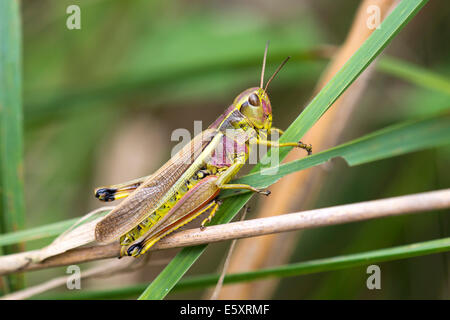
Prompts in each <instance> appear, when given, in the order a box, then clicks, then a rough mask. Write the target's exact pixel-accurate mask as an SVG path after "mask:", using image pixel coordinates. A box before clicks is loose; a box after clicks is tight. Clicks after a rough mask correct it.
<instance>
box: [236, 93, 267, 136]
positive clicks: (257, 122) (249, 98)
mask: <svg viewBox="0 0 450 320" xmlns="http://www.w3.org/2000/svg"><path fill="white" fill-rule="evenodd" d="M233 104H234V105H235V106H237V107H238V108H239V111H240V112H241V113H242V114H243V115H244V116H245V117H246V118H247V120H248V121H249V123H251V124H252V125H253V127H254V128H255V129H256V130H261V129H264V130H269V129H270V127H271V126H272V107H271V105H270V100H269V97H268V96H267V93H266V91H265V90H264V89H263V88H258V87H255V88H250V89H247V90H245V91H244V92H242V93H241V94H239V95H238V96H237V97H236V99H234V103H233Z"/></svg>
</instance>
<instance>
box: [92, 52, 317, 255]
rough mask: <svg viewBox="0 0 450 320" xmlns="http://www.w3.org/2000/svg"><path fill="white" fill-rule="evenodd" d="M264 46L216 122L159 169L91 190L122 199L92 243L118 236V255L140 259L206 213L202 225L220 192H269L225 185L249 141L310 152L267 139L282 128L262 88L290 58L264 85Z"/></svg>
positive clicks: (110, 198)
mask: <svg viewBox="0 0 450 320" xmlns="http://www.w3.org/2000/svg"><path fill="white" fill-rule="evenodd" d="M267 50H268V45H266V49H265V51H264V59H263V67H262V72H261V82H260V86H259V87H253V88H249V89H247V90H245V91H243V92H242V93H240V94H239V95H238V96H237V97H236V98H235V99H234V102H233V103H232V104H231V105H230V106H229V107H228V108H227V109H226V111H225V112H224V113H223V114H222V115H220V116H219V118H217V120H216V121H214V122H213V123H212V124H211V125H210V126H209V127H208V128H207V129H206V130H204V131H203V132H202V133H200V134H198V135H197V136H195V137H194V138H193V139H192V140H191V141H190V142H189V143H188V144H187V145H186V146H185V147H184V148H182V149H181V150H180V151H179V152H178V153H177V154H175V155H174V156H173V157H172V158H171V159H170V160H169V161H168V162H167V163H166V164H164V165H163V166H162V167H161V168H160V169H159V170H158V171H156V172H155V173H153V174H152V175H150V176H147V177H142V178H138V179H135V180H132V181H128V182H125V183H122V184H118V185H112V186H107V187H100V188H97V189H96V190H95V196H96V197H97V198H98V199H99V200H102V201H113V200H117V199H121V198H126V199H125V200H124V201H123V202H122V203H120V204H119V205H118V206H117V207H116V208H114V209H113V210H112V211H111V212H110V213H109V214H108V215H106V216H105V217H104V218H103V219H102V220H100V221H99V222H98V223H97V225H96V227H95V238H96V241H97V242H99V243H108V242H112V241H114V240H117V239H120V244H121V252H120V255H121V256H134V257H139V256H141V255H143V254H144V253H145V252H146V251H147V250H148V249H150V248H151V247H152V246H153V245H154V244H155V243H156V242H157V241H159V240H160V239H161V238H163V237H164V236H166V235H167V234H169V233H170V232H172V231H174V230H176V229H178V228H180V227H181V226H183V225H185V224H186V223H188V222H190V221H192V220H193V219H195V218H196V217H198V216H200V215H201V214H203V213H205V212H207V211H209V215H208V217H207V218H206V219H204V220H203V222H202V223H201V229H204V228H205V225H206V224H207V223H208V222H210V221H211V219H212V217H213V216H214V214H215V213H216V211H217V210H218V208H219V206H220V204H221V202H220V200H219V199H218V198H217V197H218V194H219V192H220V190H224V189H236V190H250V191H252V192H257V193H260V194H264V195H269V194H270V192H269V191H268V190H261V189H257V188H254V187H252V186H250V185H245V184H232V183H229V182H230V180H231V179H232V178H233V177H234V176H235V175H236V174H237V173H238V171H239V170H240V169H241V168H242V166H243V165H244V164H245V162H246V161H247V159H248V156H249V153H250V146H251V145H254V144H258V145H264V146H267V147H276V148H280V147H299V148H302V149H305V150H306V151H307V152H308V155H309V154H311V148H312V147H311V145H306V144H304V143H302V142H301V141H300V142H290V143H279V142H277V141H270V140H267V134H270V133H271V132H273V131H278V132H279V133H280V134H283V131H282V130H280V129H278V128H275V127H272V108H271V104H270V100H269V97H268V95H267V88H268V86H269V84H270V82H271V81H272V79H273V78H274V77H275V75H276V74H277V73H278V72H279V70H280V69H281V68H282V67H283V65H284V64H285V63H286V62H287V60H288V59H289V57H288V58H287V59H286V60H284V61H283V63H282V64H281V65H280V66H279V67H278V69H277V70H276V71H275V72H274V74H273V75H272V77H271V78H270V79H269V81H268V82H267V83H266V86H265V87H264V86H263V84H264V70H265V65H266V59H267Z"/></svg>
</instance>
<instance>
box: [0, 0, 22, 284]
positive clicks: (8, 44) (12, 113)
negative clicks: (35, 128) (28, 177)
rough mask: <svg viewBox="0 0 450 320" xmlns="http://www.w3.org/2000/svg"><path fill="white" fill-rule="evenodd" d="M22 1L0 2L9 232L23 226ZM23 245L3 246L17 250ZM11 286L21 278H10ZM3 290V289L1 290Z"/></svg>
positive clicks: (0, 197)
mask: <svg viewBox="0 0 450 320" xmlns="http://www.w3.org/2000/svg"><path fill="white" fill-rule="evenodd" d="M21 39H22V38H21V23H20V10H19V2H18V1H13V0H4V1H1V2H0V208H1V209H0V210H1V211H0V227H1V231H2V232H10V231H15V230H19V229H21V228H23V226H24V211H25V209H24V193H23V183H24V182H23V132H22V127H23V125H22V48H21V46H22V40H21ZM20 249H21V248H20V246H14V247H8V248H4V252H6V253H11V252H17V251H19V250H20ZM10 280H11V287H12V289H17V288H20V287H21V286H22V284H23V281H22V280H23V279H22V277H19V276H13V277H10ZM0 290H1V289H0Z"/></svg>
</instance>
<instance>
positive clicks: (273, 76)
mask: <svg viewBox="0 0 450 320" xmlns="http://www.w3.org/2000/svg"><path fill="white" fill-rule="evenodd" d="M290 58H291V57H287V58H286V59H284V61H283V62H282V63H281V64H280V66H279V67H278V68H277V70H276V71H275V72H274V73H273V75H272V76H271V77H270V79H269V81H267V83H266V87H265V88H264V91H267V87H269V84H270V82H271V81H272V80H273V78H275V76H276V75H277V73H278V72H279V71H280V70H281V68H283V66H284V65H285V64H286V62H287V61H288V60H289V59H290ZM261 88H262V86H261Z"/></svg>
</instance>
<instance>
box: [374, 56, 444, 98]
mask: <svg viewBox="0 0 450 320" xmlns="http://www.w3.org/2000/svg"><path fill="white" fill-rule="evenodd" d="M378 70H381V71H383V72H385V73H387V74H390V75H392V76H395V77H398V78H401V79H404V80H405V81H407V82H410V83H413V84H415V85H417V86H420V87H425V88H427V89H431V90H434V91H436V92H440V93H444V94H446V95H448V96H450V80H449V79H448V78H446V77H445V76H442V75H439V74H437V73H435V72H432V71H429V70H426V69H424V68H422V67H420V66H417V65H414V64H412V63H409V62H406V61H402V60H400V59H395V58H391V57H383V59H380V61H379V63H378Z"/></svg>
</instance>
